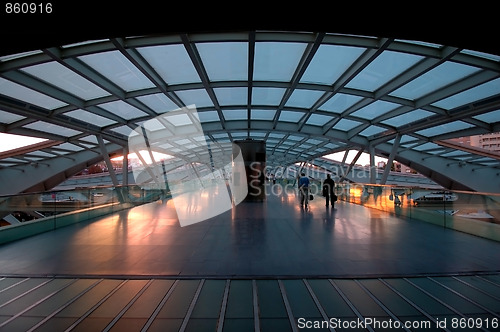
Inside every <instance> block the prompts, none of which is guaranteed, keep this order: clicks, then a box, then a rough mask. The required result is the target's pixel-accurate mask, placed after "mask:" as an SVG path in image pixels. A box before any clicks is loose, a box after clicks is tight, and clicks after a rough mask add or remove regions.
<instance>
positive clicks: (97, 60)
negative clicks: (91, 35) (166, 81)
mask: <svg viewBox="0 0 500 332" xmlns="http://www.w3.org/2000/svg"><path fill="white" fill-rule="evenodd" d="M79 59H80V60H82V61H83V62H85V63H86V64H87V65H89V66H91V67H92V68H94V69H95V70H97V71H98V72H99V73H101V74H102V75H104V76H105V77H107V78H108V79H110V80H111V81H112V82H113V83H115V84H116V85H118V86H119V87H120V88H122V89H123V90H125V91H133V90H141V89H146V88H152V87H154V85H153V83H151V81H150V80H148V78H147V77H146V76H144V74H143V73H142V72H141V71H140V70H139V69H137V67H135V66H134V65H133V64H132V63H131V62H130V61H129V60H128V59H127V58H126V57H125V56H124V55H123V54H121V53H120V52H119V51H111V52H104V53H95V54H89V55H84V56H81V57H79Z"/></svg>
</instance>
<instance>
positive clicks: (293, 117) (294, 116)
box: [279, 111, 304, 122]
mask: <svg viewBox="0 0 500 332" xmlns="http://www.w3.org/2000/svg"><path fill="white" fill-rule="evenodd" d="M303 115H304V113H302V112H292V111H281V114H280V119H279V120H280V121H284V122H299V120H300V119H301V118H302V116H303Z"/></svg>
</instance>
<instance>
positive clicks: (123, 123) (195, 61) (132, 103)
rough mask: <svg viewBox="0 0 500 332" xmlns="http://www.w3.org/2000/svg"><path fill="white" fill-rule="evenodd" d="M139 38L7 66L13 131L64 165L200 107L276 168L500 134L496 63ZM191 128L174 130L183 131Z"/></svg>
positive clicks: (481, 57)
mask: <svg viewBox="0 0 500 332" xmlns="http://www.w3.org/2000/svg"><path fill="white" fill-rule="evenodd" d="M279 36H282V37H283V38H281V39H282V40H280V38H279ZM128 41H129V39H127V38H124V39H123V40H120V41H119V42H116V43H103V42H102V41H95V42H93V41H86V42H84V43H75V44H72V45H60V46H59V47H60V50H61V53H60V54H61V55H55V53H51V54H50V56H46V57H41V55H43V54H44V53H46V52H48V51H47V50H41V51H39V50H34V51H33V52H25V53H23V54H17V55H16V54H15V55H11V56H4V57H1V58H0V65H2V64H6V65H5V66H0V129H1V131H2V132H7V133H9V132H10V133H23V134H31V135H33V136H36V137H41V138H49V139H60V140H61V141H64V144H61V145H60V146H59V147H58V149H59V150H57V149H56V147H54V150H51V149H46V150H44V151H45V153H47V155H36V156H35V155H31V157H30V158H36V157H38V156H39V157H41V158H54V157H55V156H56V155H57V154H60V153H71V151H79V150H81V149H93V148H95V147H97V146H98V143H97V140H95V139H93V137H95V135H96V134H97V135H102V137H103V138H104V139H106V140H107V141H110V142H114V143H117V144H122V145H126V143H127V137H128V135H129V134H130V133H132V132H133V130H134V129H136V128H137V127H138V126H141V125H143V124H144V123H146V122H147V121H148V120H150V119H152V118H155V117H157V116H158V115H160V114H165V113H169V112H172V111H174V110H176V109H179V108H182V107H187V106H190V105H192V106H193V107H195V108H196V109H197V112H198V113H197V114H198V116H199V120H200V123H201V125H202V126H203V130H204V132H205V135H206V140H207V142H210V141H214V142H228V141H234V140H237V139H246V138H254V139H263V140H267V142H268V158H269V162H270V163H285V164H292V163H295V162H297V161H304V160H305V159H310V158H316V157H321V156H324V155H327V154H330V153H334V152H338V151H342V150H345V149H361V150H365V151H366V150H367V149H368V146H375V148H376V149H377V147H379V146H381V145H383V144H386V145H389V146H392V144H393V142H394V138H395V136H396V134H400V135H401V137H402V139H401V142H400V144H399V148H400V150H403V151H404V150H405V149H412V147H415V146H418V151H420V152H423V153H428V154H431V155H443V156H446V157H448V158H455V157H456V158H458V157H460V158H463V155H460V156H454V155H453V154H450V153H449V150H448V149H442V150H436V145H437V146H438V147H439V144H438V143H439V141H440V140H442V139H449V138H453V137H460V136H466V135H477V134H485V133H490V132H495V131H500V101H499V100H500V57H499V56H495V55H489V54H484V53H480V52H475V51H473V50H461V49H456V50H452V51H451V52H450V47H448V46H445V45H436V44H430V43H426V42H423V41H422V42H420V41H404V40H389V41H385V40H384V42H381V39H380V38H375V37H370V36H353V35H349V36H344V35H341V34H322V33H306V32H304V33H300V34H293V33H290V34H287V33H284V32H283V33H274V32H265V31H256V32H251V33H238V34H234V35H231V34H223V33H222V34H217V33H211V34H207V35H201V34H200V35H197V34H193V35H183V36H182V38H172V36H155V38H150V36H144V37H141V36H135V37H133V38H130V41H133V42H130V43H128ZM374 41H375V42H374ZM98 43H100V44H99V47H94V48H93V46H94V44H96V45H97V44H98ZM117 45H124V46H123V47H120V48H118V46H117ZM380 45H383V46H380ZM97 49H98V51H96V50H97ZM444 50H446V51H447V52H444ZM63 51H64V52H63ZM445 55H446V56H445ZM191 120H192V119H189V118H186V117H172V118H171V119H169V120H168V122H169V123H170V124H171V125H172V126H173V127H176V126H183V125H186V124H188V123H189V121H191ZM156 125H157V126H163V125H165V123H157V124H156ZM153 129H154V128H153ZM177 144H178V145H179V146H182V145H186V146H190V144H193V141H192V140H188V141H186V142H183V141H181V142H180V143H177ZM179 146H177V147H176V148H178V147H179ZM181 150H182V149H181ZM52 151H53V152H54V153H52ZM440 151H441V152H440ZM56 152H57V153H56ZM468 160H471V162H472V160H473V162H477V163H480V162H481V160H482V159H481V158H476V159H471V158H469V159H468ZM483 162H486V161H484V160H483ZM9 165H15V163H13V162H12V163H9ZM488 165H490V166H498V160H497V162H496V163H495V159H493V160H491V159H488Z"/></svg>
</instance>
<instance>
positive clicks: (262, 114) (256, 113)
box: [251, 110, 276, 120]
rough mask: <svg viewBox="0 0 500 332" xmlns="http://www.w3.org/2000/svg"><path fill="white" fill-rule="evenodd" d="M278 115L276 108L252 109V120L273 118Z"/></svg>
mask: <svg viewBox="0 0 500 332" xmlns="http://www.w3.org/2000/svg"><path fill="white" fill-rule="evenodd" d="M275 115H276V111H274V110H252V112H251V117H252V120H272V119H274V116H275Z"/></svg>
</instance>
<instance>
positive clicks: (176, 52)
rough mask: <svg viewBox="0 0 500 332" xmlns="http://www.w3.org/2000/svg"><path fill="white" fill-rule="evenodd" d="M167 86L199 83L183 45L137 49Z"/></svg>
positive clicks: (199, 80)
mask: <svg viewBox="0 0 500 332" xmlns="http://www.w3.org/2000/svg"><path fill="white" fill-rule="evenodd" d="M137 50H138V51H139V53H140V54H141V55H142V56H143V57H144V58H145V59H146V60H147V61H148V62H149V64H150V65H151V66H152V67H153V69H154V70H155V71H156V72H157V73H158V74H159V75H160V76H161V78H162V79H163V80H164V81H165V83H167V84H169V85H175V84H183V83H198V82H201V79H200V77H199V76H198V73H197V71H196V69H195V67H194V65H193V62H192V61H191V59H190V58H189V55H188V53H187V51H186V48H185V47H184V45H179V44H176V45H161V46H151V47H142V48H138V49H137Z"/></svg>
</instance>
